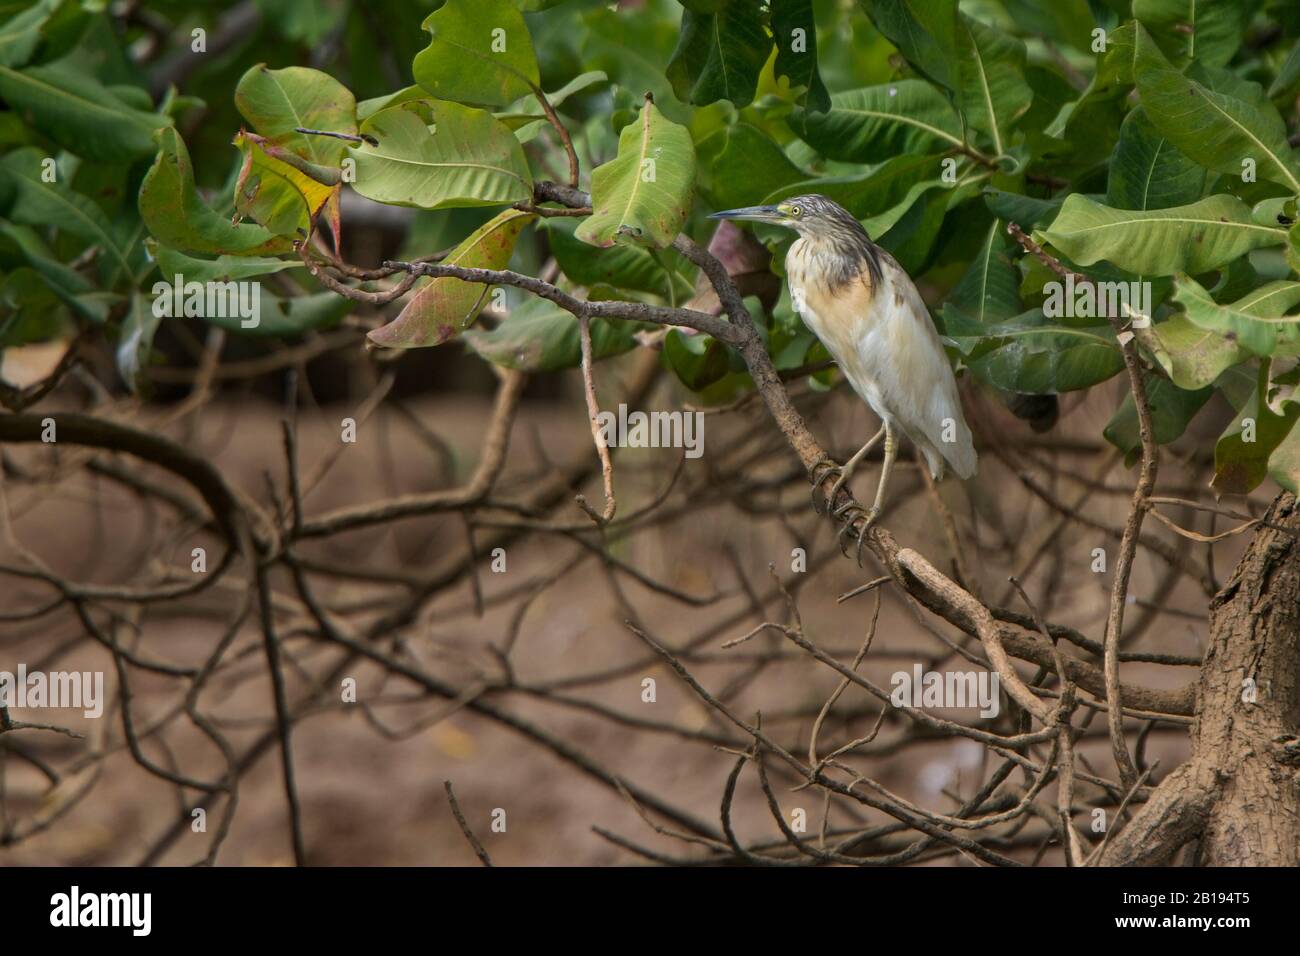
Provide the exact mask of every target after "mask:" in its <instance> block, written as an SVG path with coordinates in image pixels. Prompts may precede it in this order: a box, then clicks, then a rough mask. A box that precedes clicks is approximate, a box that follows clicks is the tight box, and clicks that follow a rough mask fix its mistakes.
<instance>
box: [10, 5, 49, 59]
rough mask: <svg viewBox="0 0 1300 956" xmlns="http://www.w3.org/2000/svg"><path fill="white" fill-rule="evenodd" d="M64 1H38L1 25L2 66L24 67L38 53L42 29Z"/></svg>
mask: <svg viewBox="0 0 1300 956" xmlns="http://www.w3.org/2000/svg"><path fill="white" fill-rule="evenodd" d="M62 2H63V0H37V2H36V3H33V4H32V5H31V6H30V7H28V8H27V9H26V10H23V11H21V12H19V13H17V14H15V15H14V16H12V17H10V18H9V19H8V20H6V21H5V22H4V23H0V66H22V65H23V64H24V63H26V62H27V61H28V60H29V59H30V58H31V55H32V54H33V53H34V52H36V47H37V45H38V44H39V43H40V42H41V29H42V28H43V27H44V26H45V23H46V21H48V20H49V19H50V14H52V13H53V12H54V11H55V10H57V9H58V8H59V5H60V4H61V3H62Z"/></svg>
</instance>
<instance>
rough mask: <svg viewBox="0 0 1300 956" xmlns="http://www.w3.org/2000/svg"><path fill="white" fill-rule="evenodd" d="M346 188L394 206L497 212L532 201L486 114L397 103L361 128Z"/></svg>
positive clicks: (502, 134)
mask: <svg viewBox="0 0 1300 956" xmlns="http://www.w3.org/2000/svg"><path fill="white" fill-rule="evenodd" d="M361 132H362V133H363V134H367V135H370V136H372V137H374V138H375V139H376V140H378V145H377V146H375V145H371V144H370V143H362V144H360V145H357V146H353V147H350V150H349V151H350V153H351V155H352V157H353V158H355V159H356V163H357V166H356V181H355V182H354V183H353V184H352V188H353V189H355V190H356V191H357V192H358V193H360V194H361V195H363V196H365V197H366V198H367V199H373V200H375V201H376V202H383V203H389V204H390V205H397V206H418V207H420V208H423V209H446V208H454V207H458V206H499V205H503V204H506V203H515V202H524V201H528V200H531V199H532V198H533V179H532V175H531V173H530V172H529V170H528V162H527V160H526V159H524V151H523V147H522V146H521V145H520V144H519V140H517V139H516V138H515V135H514V133H512V132H510V130H509V129H508V128H507V127H506V126H505V125H504V124H502V123H500V122H498V121H497V120H495V119H493V118H492V114H490V113H487V112H484V111H483V110H476V109H472V108H470V107H468V106H461V105H459V104H457V103H449V102H441V101H433V102H431V103H415V102H411V103H404V104H402V105H401V106H395V107H392V108H390V109H386V110H381V111H380V112H378V113H376V114H375V115H374V116H372V117H370V119H368V120H366V121H365V122H364V123H362V124H361Z"/></svg>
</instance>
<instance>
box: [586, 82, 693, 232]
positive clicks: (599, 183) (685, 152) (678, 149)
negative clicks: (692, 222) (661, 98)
mask: <svg viewBox="0 0 1300 956" xmlns="http://www.w3.org/2000/svg"><path fill="white" fill-rule="evenodd" d="M694 185H695V146H694V143H692V141H691V134H690V133H689V132H688V131H687V129H686V128H685V127H684V126H678V125H677V124H676V123H671V122H669V121H668V120H667V119H665V118H664V116H663V114H662V113H660V112H659V110H658V109H657V108H656V107H655V105H654V102H653V101H651V100H650V99H648V98H647V100H646V103H645V106H644V107H643V108H642V110H641V115H640V116H639V117H637V119H636V121H635V122H632V123H629V124H628V125H627V126H625V127H623V132H622V133H620V134H619V137H618V155H617V156H616V157H615V158H614V159H612V160H610V161H609V162H608V163H605V164H604V165H603V166H599V167H597V168H596V170H595V171H594V172H593V173H592V174H591V202H592V208H593V212H592V214H591V215H590V216H588V217H587V218H586V219H585V220H583V222H582V225H581V226H579V227H578V232H577V236H578V238H579V239H581V240H582V241H583V242H588V243H590V244H591V245H593V246H612V245H613V244H614V243H615V242H618V241H621V240H627V241H631V242H637V243H641V244H645V245H653V246H667V245H671V243H672V241H673V240H674V239H675V238H676V237H677V233H678V232H679V231H680V230H681V228H682V223H683V222H685V221H686V213H687V212H688V211H689V210H690V205H691V191H692V189H693V187H694Z"/></svg>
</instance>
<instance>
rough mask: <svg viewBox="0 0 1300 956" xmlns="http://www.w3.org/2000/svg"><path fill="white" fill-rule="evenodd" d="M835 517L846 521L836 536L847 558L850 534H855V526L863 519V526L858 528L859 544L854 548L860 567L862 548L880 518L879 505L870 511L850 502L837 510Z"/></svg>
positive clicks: (841, 551) (841, 550)
mask: <svg viewBox="0 0 1300 956" xmlns="http://www.w3.org/2000/svg"><path fill="white" fill-rule="evenodd" d="M835 518H836V520H839V521H843V522H844V524H843V525H842V526H841V527H840V532H839V534H838V535H837V536H836V541H837V542H838V543H839V546H840V554H842V555H844V556H845V557H846V558H847V557H848V556H849V552H848V550H847V549H846V545H847V544H848V539H849V536H851V535H853V526H854V525H855V524H857V522H858V520H859V519H861V521H862V527H861V528H860V529H858V532H857V535H856V537H857V540H858V545H857V548H856V549H855V550H854V557H855V558H856V559H857V562H858V567H862V549H863V548H864V547H865V546H866V543H867V533H868V532H869V531H871V527H872V525H874V524H875V523H876V521H877V520H878V519H879V518H880V508H879V506H876V507H873V508H872V509H871V510H870V511H868V510H867V509H865V508H863V507H862V506H861V505H859V504H857V503H856V502H850V503H849V504H847V505H844V506H843V507H842V508H839V509H837V510H836V511H835Z"/></svg>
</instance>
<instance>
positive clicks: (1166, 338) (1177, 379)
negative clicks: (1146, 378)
mask: <svg viewBox="0 0 1300 956" xmlns="http://www.w3.org/2000/svg"><path fill="white" fill-rule="evenodd" d="M1133 334H1134V335H1135V336H1137V340H1138V341H1139V342H1140V343H1141V344H1142V347H1143V348H1145V349H1146V350H1147V351H1148V352H1150V353H1151V354H1152V356H1154V358H1155V360H1156V361H1157V362H1159V363H1160V367H1161V368H1163V369H1164V370H1165V372H1166V373H1167V374H1168V375H1169V377H1170V379H1172V380H1173V383H1174V384H1175V385H1177V386H1178V387H1179V388H1183V389H1188V390H1192V391H1195V390H1197V389H1202V388H1205V387H1206V386H1207V385H1210V384H1213V382H1214V381H1215V379H1217V378H1218V377H1219V376H1220V375H1222V374H1223V373H1224V372H1225V371H1226V370H1227V369H1229V368H1231V367H1232V366H1234V365H1238V364H1240V363H1241V362H1244V361H1245V360H1246V359H1248V358H1249V357H1250V353H1248V352H1247V351H1246V350H1245V349H1243V348H1241V347H1240V346H1239V345H1237V344H1236V343H1235V342H1231V341H1229V340H1228V339H1226V338H1224V337H1223V336H1222V335H1220V334H1219V333H1218V332H1214V331H1210V330H1208V329H1203V328H1200V327H1199V326H1197V325H1195V324H1194V323H1193V322H1192V321H1191V320H1190V319H1188V317H1187V316H1185V315H1174V316H1171V317H1170V318H1169V319H1167V320H1166V321H1164V322H1158V323H1156V324H1155V325H1153V326H1150V327H1149V328H1145V329H1144V328H1140V327H1137V328H1134V329H1133Z"/></svg>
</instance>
